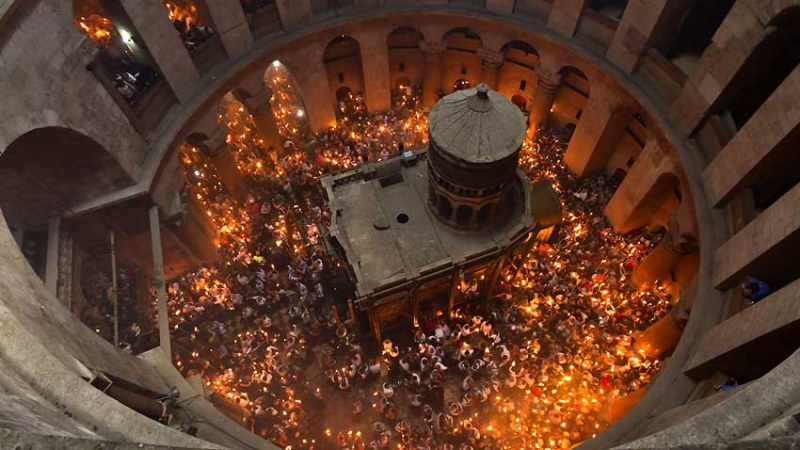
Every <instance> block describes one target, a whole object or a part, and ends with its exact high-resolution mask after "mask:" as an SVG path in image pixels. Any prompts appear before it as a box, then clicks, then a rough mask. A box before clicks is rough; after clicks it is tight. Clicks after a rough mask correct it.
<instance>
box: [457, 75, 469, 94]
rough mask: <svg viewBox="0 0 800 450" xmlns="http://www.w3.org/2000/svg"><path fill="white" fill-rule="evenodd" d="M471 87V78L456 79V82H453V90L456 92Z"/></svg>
mask: <svg viewBox="0 0 800 450" xmlns="http://www.w3.org/2000/svg"><path fill="white" fill-rule="evenodd" d="M469 88H470V85H469V80H468V79H466V78H459V79H457V80H456V82H455V83H453V91H454V92H455V91H461V90H464V89H469Z"/></svg>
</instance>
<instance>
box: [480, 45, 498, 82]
mask: <svg viewBox="0 0 800 450" xmlns="http://www.w3.org/2000/svg"><path fill="white" fill-rule="evenodd" d="M478 56H480V57H481V83H485V84H486V85H487V86H489V87H490V88H492V89H494V90H495V91H496V90H497V84H498V82H499V81H500V68H501V67H502V66H503V55H502V54H501V53H500V52H496V51H494V50H489V49H485V48H482V49H480V50H478Z"/></svg>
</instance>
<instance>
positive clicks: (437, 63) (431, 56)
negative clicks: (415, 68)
mask: <svg viewBox="0 0 800 450" xmlns="http://www.w3.org/2000/svg"><path fill="white" fill-rule="evenodd" d="M420 48H421V49H422V54H423V57H424V58H425V73H424V80H423V82H422V106H423V107H424V108H425V109H426V110H429V109H430V108H432V107H433V105H435V104H436V102H437V101H438V100H439V93H440V92H441V91H442V54H443V53H444V50H445V44H444V42H441V41H436V42H433V41H424V42H421V43H420Z"/></svg>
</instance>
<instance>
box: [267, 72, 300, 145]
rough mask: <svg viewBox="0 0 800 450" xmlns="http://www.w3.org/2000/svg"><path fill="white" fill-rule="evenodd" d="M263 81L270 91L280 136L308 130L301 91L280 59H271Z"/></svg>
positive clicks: (271, 103) (297, 133)
mask: <svg viewBox="0 0 800 450" xmlns="http://www.w3.org/2000/svg"><path fill="white" fill-rule="evenodd" d="M264 83H265V84H266V85H267V87H268V88H269V89H270V90H271V91H272V98H271V99H270V105H272V114H274V115H275V120H276V121H277V123H278V131H279V132H280V133H281V136H283V137H284V138H286V139H293V138H296V137H298V136H301V135H303V134H305V133H307V132H309V131H310V123H309V120H308V110H307V109H306V106H305V103H304V102H303V92H302V91H301V90H300V85H299V84H297V80H296V79H295V77H294V75H293V74H292V71H291V70H289V68H288V67H286V66H285V65H284V64H283V63H281V62H280V61H278V60H275V61H272V63H271V64H270V65H269V66H267V70H266V71H264Z"/></svg>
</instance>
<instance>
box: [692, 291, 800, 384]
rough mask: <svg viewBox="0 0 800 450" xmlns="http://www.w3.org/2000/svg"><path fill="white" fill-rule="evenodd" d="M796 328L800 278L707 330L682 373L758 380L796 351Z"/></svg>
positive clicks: (799, 309) (799, 324) (797, 323)
mask: <svg viewBox="0 0 800 450" xmlns="http://www.w3.org/2000/svg"><path fill="white" fill-rule="evenodd" d="M798 327H800V279H798V280H795V281H794V282H792V283H790V284H788V285H786V286H784V287H783V288H782V289H780V290H778V291H777V292H774V293H773V294H772V295H770V296H768V297H766V298H764V299H763V300H761V301H760V302H758V303H756V304H755V305H753V306H750V307H749V308H745V309H743V310H741V311H739V312H738V313H736V314H735V315H733V316H731V317H729V318H728V319H726V320H725V321H724V322H722V323H719V324H717V325H716V326H714V328H712V329H710V330H709V331H708V332H707V333H706V334H705V335H703V337H702V339H701V340H700V342H699V344H698V345H696V347H695V349H694V353H693V356H692V358H691V359H690V360H689V361H688V363H687V364H686V366H685V367H684V371H685V372H686V374H687V375H689V376H690V377H692V378H697V379H702V378H705V377H708V376H710V375H712V374H714V373H715V372H717V371H722V372H725V373H729V374H731V375H733V376H735V377H739V378H743V379H751V378H757V377H760V376H761V375H763V374H764V373H766V372H767V371H769V370H770V369H772V368H773V367H775V366H776V365H777V364H778V363H780V362H781V361H783V359H785V358H786V357H788V356H789V355H790V354H792V352H794V351H795V350H797V347H798V345H800V341H799V340H798V337H799V336H800V335H798V333H797V329H798Z"/></svg>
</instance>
